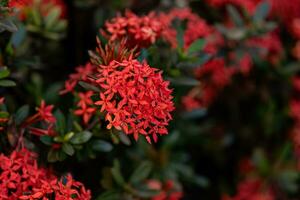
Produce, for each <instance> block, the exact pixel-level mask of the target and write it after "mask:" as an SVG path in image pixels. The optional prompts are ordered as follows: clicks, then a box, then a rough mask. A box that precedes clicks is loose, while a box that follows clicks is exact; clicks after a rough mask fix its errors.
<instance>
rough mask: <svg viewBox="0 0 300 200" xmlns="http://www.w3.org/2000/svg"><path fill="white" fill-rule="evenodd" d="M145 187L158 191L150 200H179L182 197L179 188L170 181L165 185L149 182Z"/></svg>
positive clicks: (154, 181) (155, 181)
mask: <svg viewBox="0 0 300 200" xmlns="http://www.w3.org/2000/svg"><path fill="white" fill-rule="evenodd" d="M147 185H148V187H149V188H150V189H152V190H158V191H160V192H159V194H157V195H155V196H154V197H152V198H151V200H179V199H181V198H182V196H183V193H182V191H181V190H180V188H179V187H178V186H177V185H176V184H175V183H174V181H172V180H167V181H166V182H165V183H162V182H159V181H157V180H149V181H148V183H147Z"/></svg>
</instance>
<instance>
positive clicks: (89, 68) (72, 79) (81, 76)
mask: <svg viewBox="0 0 300 200" xmlns="http://www.w3.org/2000/svg"><path fill="white" fill-rule="evenodd" d="M75 70H76V72H75V73H73V74H70V76H69V79H68V80H67V81H66V82H65V88H64V89H63V90H62V91H60V94H66V93H69V92H73V91H74V89H75V87H76V85H77V84H78V82H79V81H87V80H88V77H89V75H91V74H92V73H93V72H95V70H96V67H95V66H94V65H92V64H91V63H89V62H88V63H86V64H85V65H84V66H78V67H77V68H76V69H75Z"/></svg>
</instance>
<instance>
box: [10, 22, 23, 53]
mask: <svg viewBox="0 0 300 200" xmlns="http://www.w3.org/2000/svg"><path fill="white" fill-rule="evenodd" d="M25 37H26V28H25V26H24V25H19V30H18V31H16V32H14V33H13V35H12V37H11V43H12V45H13V46H14V47H15V48H16V47H19V46H20V44H21V43H22V41H24V39H25Z"/></svg>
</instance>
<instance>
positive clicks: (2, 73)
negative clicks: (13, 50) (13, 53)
mask: <svg viewBox="0 0 300 200" xmlns="http://www.w3.org/2000/svg"><path fill="white" fill-rule="evenodd" d="M9 74H10V72H9V70H8V69H7V67H1V68H0V79H3V78H6V77H8V76H9Z"/></svg>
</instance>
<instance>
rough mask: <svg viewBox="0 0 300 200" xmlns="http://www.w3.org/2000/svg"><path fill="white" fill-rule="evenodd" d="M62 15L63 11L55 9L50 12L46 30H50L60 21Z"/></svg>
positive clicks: (46, 19) (46, 21)
mask: <svg viewBox="0 0 300 200" xmlns="http://www.w3.org/2000/svg"><path fill="white" fill-rule="evenodd" d="M60 14H61V9H60V8H58V7H55V8H53V9H51V10H50V12H49V13H48V15H47V16H46V17H45V26H46V29H47V30H49V29H50V28H51V27H52V26H53V25H54V24H56V22H57V21H58V20H59V16H60Z"/></svg>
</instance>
